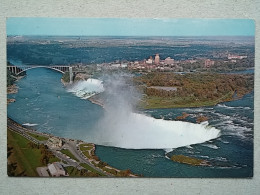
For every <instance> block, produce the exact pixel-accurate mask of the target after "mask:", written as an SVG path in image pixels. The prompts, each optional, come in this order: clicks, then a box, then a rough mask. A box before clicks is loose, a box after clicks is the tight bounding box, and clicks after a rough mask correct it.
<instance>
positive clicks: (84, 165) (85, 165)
mask: <svg viewBox="0 0 260 195" xmlns="http://www.w3.org/2000/svg"><path fill="white" fill-rule="evenodd" d="M80 165H81V166H82V167H84V168H85V169H87V170H89V171H91V172H93V173H97V174H99V175H100V176H105V175H104V174H103V173H100V172H99V171H97V170H95V169H93V168H92V167H91V166H89V165H88V164H85V163H81V164H80Z"/></svg>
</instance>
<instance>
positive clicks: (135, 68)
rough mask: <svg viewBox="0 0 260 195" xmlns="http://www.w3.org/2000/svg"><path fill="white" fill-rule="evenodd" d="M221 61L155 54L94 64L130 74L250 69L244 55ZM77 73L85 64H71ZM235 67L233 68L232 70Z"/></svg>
mask: <svg viewBox="0 0 260 195" xmlns="http://www.w3.org/2000/svg"><path fill="white" fill-rule="evenodd" d="M219 55H220V56H221V57H222V59H217V60H215V59H214V60H213V59H208V58H206V59H205V58H198V59H188V60H175V59H173V58H171V57H167V58H165V59H161V57H160V55H159V54H158V53H157V54H155V56H150V58H148V59H144V60H141V61H137V60H136V61H126V60H123V61H120V60H116V61H114V62H110V63H100V64H96V65H95V66H96V71H102V70H117V69H127V70H129V71H132V72H158V71H159V72H184V71H185V72H195V71H202V72H203V71H216V72H220V71H228V70H232V71H234V70H244V69H247V68H251V67H252V64H251V60H250V59H248V56H246V55H239V54H230V53H225V54H223V53H221V54H219ZM73 67H74V69H75V70H77V71H84V70H85V69H89V68H87V67H86V64H83V63H78V64H73ZM234 67H235V68H234Z"/></svg>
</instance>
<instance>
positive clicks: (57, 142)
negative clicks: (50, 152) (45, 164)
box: [46, 137, 62, 148]
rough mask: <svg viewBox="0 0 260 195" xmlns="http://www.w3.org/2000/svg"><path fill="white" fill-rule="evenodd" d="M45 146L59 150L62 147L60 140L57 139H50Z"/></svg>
mask: <svg viewBox="0 0 260 195" xmlns="http://www.w3.org/2000/svg"><path fill="white" fill-rule="evenodd" d="M46 144H47V146H48V147H49V148H61V147H62V140H61V139H60V138H57V137H51V138H49V139H48V141H47V143H46Z"/></svg>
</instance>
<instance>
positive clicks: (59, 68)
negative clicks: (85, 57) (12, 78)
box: [7, 65, 73, 83]
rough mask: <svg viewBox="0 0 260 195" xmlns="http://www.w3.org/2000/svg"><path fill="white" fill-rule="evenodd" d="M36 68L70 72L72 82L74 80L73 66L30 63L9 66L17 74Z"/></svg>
mask: <svg viewBox="0 0 260 195" xmlns="http://www.w3.org/2000/svg"><path fill="white" fill-rule="evenodd" d="M34 68H49V69H52V70H56V71H58V72H60V73H62V74H64V73H65V72H69V73H70V83H72V82H73V72H72V67H71V66H40V65H28V66H7V69H8V70H9V71H10V72H12V73H13V74H15V75H17V76H18V75H19V74H21V73H22V72H25V71H27V70H30V69H34Z"/></svg>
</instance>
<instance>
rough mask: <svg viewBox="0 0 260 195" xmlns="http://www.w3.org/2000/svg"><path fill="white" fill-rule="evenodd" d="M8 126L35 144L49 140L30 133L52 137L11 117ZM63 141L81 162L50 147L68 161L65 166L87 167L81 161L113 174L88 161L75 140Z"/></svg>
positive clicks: (55, 153)
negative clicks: (26, 126)
mask: <svg viewBox="0 0 260 195" xmlns="http://www.w3.org/2000/svg"><path fill="white" fill-rule="evenodd" d="M7 126H8V128H9V129H10V130H11V131H14V132H16V133H18V134H20V135H22V136H23V137H25V138H26V139H28V140H30V141H32V142H33V143H35V144H46V142H47V141H39V140H38V139H36V138H34V137H32V136H30V135H29V134H28V133H33V134H36V135H40V136H46V137H48V138H49V137H51V135H48V134H45V133H40V132H36V131H34V130H30V129H27V128H24V127H22V126H21V125H19V124H18V123H16V122H15V121H13V120H11V119H10V118H8V119H7ZM63 141H64V146H63V148H67V149H68V150H69V151H70V152H71V153H72V154H73V155H74V156H75V157H76V158H77V159H78V160H79V162H75V161H74V160H73V159H71V158H68V157H67V155H65V154H63V153H61V152H60V151H59V150H58V149H53V148H49V147H48V150H50V151H51V152H52V153H53V154H54V155H55V156H56V157H57V158H59V159H61V160H62V161H64V162H66V163H67V164H64V163H63V165H64V166H73V167H76V168H77V169H79V170H81V169H85V168H84V167H82V166H80V163H86V164H88V165H89V166H90V167H92V168H93V169H95V170H96V171H97V172H100V173H102V174H103V175H106V176H108V177H112V176H113V175H111V174H108V173H106V172H104V171H103V170H102V169H99V168H98V167H95V166H94V165H93V164H92V163H90V162H89V161H88V159H87V158H86V157H85V156H84V155H83V154H82V153H81V151H80V150H78V149H77V145H76V142H75V141H70V140H68V139H63Z"/></svg>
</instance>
